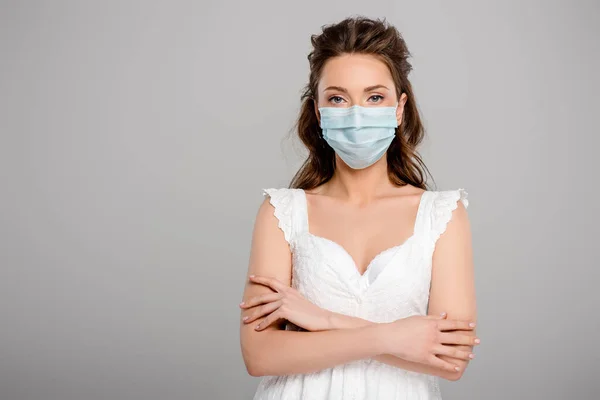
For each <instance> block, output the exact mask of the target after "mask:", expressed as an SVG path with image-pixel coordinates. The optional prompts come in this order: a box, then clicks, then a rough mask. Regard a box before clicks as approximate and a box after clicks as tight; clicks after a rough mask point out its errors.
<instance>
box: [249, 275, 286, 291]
mask: <svg viewBox="0 0 600 400" xmlns="http://www.w3.org/2000/svg"><path fill="white" fill-rule="evenodd" d="M249 279H250V282H254V283H258V284H259V285H263V286H268V287H270V288H271V289H273V290H274V291H276V292H282V291H284V290H285V289H289V286H287V285H284V284H283V283H281V282H279V281H278V280H277V279H275V278H269V277H266V276H257V275H250V276H249Z"/></svg>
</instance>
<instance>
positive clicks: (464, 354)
mask: <svg viewBox="0 0 600 400" xmlns="http://www.w3.org/2000/svg"><path fill="white" fill-rule="evenodd" d="M434 353H435V354H436V355H444V356H448V357H452V358H458V359H459V360H467V361H468V360H471V359H472V358H474V357H475V354H474V353H472V352H470V351H465V350H460V349H457V348H456V347H452V346H444V345H439V346H437V347H436V348H435V349H434Z"/></svg>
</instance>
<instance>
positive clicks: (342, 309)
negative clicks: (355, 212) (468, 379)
mask: <svg viewBox="0 0 600 400" xmlns="http://www.w3.org/2000/svg"><path fill="white" fill-rule="evenodd" d="M264 195H265V196H269V198H270V203H271V204H272V205H273V206H274V207H275V216H276V217H277V219H278V221H279V227H280V228H281V230H283V233H284V235H285V239H286V240H287V241H288V243H289V244H290V248H291V250H292V263H293V269H292V286H293V287H294V288H295V289H296V290H298V291H299V292H300V293H301V294H302V295H303V296H304V297H305V298H306V299H308V300H309V301H311V302H312V303H314V304H316V305H318V306H319V307H321V308H324V309H327V310H331V311H334V312H337V313H341V314H345V315H351V316H355V317H359V318H362V319H365V320H369V321H372V322H392V321H395V320H398V319H401V318H405V317H409V316H411V315H427V307H428V303H429V288H430V283H431V266H432V256H433V250H434V248H435V243H436V241H437V239H438V238H439V237H440V235H441V234H442V233H443V232H444V231H445V229H446V225H447V224H448V222H449V221H450V219H451V217H452V211H453V210H454V209H456V207H457V205H458V201H459V200H460V201H462V202H463V204H464V206H465V207H467V206H468V200H467V192H466V191H465V190H464V189H455V190H444V191H432V190H428V191H425V192H423V194H422V197H421V199H420V202H419V206H418V212H417V219H416V222H415V225H414V233H413V235H412V236H411V237H409V238H408V239H407V240H406V241H405V242H404V243H402V244H400V245H397V246H394V247H391V248H389V249H386V250H384V251H382V252H381V253H379V254H378V255H377V256H376V257H375V258H374V259H373V260H372V261H371V262H370V264H369V265H368V267H367V269H366V271H365V273H364V274H363V275H361V274H360V272H359V271H358V270H357V268H356V266H355V263H354V261H353V259H352V257H351V256H350V255H349V254H348V253H347V251H346V250H344V248H343V247H342V246H340V245H339V244H337V243H335V242H333V241H331V240H329V239H325V238H323V237H319V236H316V235H313V234H312V233H310V232H309V227H308V215H307V204H306V194H305V193H304V191H303V190H302V189H288V188H282V189H264ZM288 329H293V328H292V327H290V325H289V324H288ZM438 379H439V378H438V377H436V376H433V375H427V374H421V373H416V372H413V371H408V370H404V369H401V368H397V367H393V366H391V365H388V364H384V363H381V362H379V361H376V360H373V359H364V360H358V361H353V362H349V363H346V364H343V365H337V366H335V367H333V368H328V369H324V370H321V371H318V372H313V373H309V374H294V375H284V376H266V377H263V378H262V379H261V381H260V383H259V386H258V388H257V391H256V394H255V395H254V400H267V399H269V400H275V399H277V400H296V399H303V400H321V399H329V400H350V399H353V400H376V399H380V400H394V399H396V400H398V399H403V400H404V399H410V400H434V399H441V394H440V389H439V382H438Z"/></svg>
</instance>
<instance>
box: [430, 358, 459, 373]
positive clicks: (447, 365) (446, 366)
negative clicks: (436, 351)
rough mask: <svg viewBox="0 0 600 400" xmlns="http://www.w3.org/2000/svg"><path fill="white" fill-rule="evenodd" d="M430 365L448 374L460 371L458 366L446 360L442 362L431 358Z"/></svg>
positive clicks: (439, 359)
mask: <svg viewBox="0 0 600 400" xmlns="http://www.w3.org/2000/svg"><path fill="white" fill-rule="evenodd" d="M429 364H430V365H431V366H433V367H437V368H439V369H442V370H445V371H448V372H456V371H460V367H459V366H458V365H456V364H453V363H451V362H449V361H446V360H442V359H441V358H439V357H436V356H431V358H430V359H429Z"/></svg>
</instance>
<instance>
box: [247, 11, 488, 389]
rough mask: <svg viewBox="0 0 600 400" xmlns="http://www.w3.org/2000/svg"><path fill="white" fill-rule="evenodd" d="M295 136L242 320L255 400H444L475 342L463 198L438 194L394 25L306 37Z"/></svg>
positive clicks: (271, 203) (267, 214)
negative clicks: (286, 182) (296, 147)
mask: <svg viewBox="0 0 600 400" xmlns="http://www.w3.org/2000/svg"><path fill="white" fill-rule="evenodd" d="M312 45H313V47H314V48H313V51H312V52H311V53H310V55H309V57H308V59H309V61H310V79H309V83H308V85H307V87H306V89H305V92H304V94H303V96H302V109H301V112H300V116H299V118H298V135H299V137H300V139H301V140H302V142H303V143H304V144H305V146H306V147H307V149H308V151H309V154H308V158H307V159H306V161H305V162H304V164H303V165H302V167H301V168H300V170H299V171H298V172H297V174H296V175H295V177H294V178H293V180H292V183H291V185H290V186H291V187H290V188H280V189H266V190H265V191H264V194H265V195H266V197H265V201H264V202H263V204H262V205H261V206H260V209H259V211H258V215H257V218H256V222H255V227H254V232H253V238H252V249H251V255H250V265H249V271H248V284H247V286H246V288H245V292H244V296H243V300H244V301H243V302H242V303H241V304H240V307H241V308H242V320H241V348H242V354H243V357H244V361H245V363H246V367H247V369H248V372H249V373H250V374H251V375H252V376H264V378H263V379H262V380H261V382H260V385H259V387H258V390H257V392H256V394H255V397H254V398H255V399H309V400H318V399H400V398H401V399H440V398H441V396H440V392H439V385H438V378H439V377H442V378H445V379H448V380H453V381H454V380H457V379H459V378H460V377H461V376H462V374H463V373H464V370H465V368H466V366H467V364H468V362H469V360H470V359H471V358H473V353H472V350H473V348H474V346H475V345H477V344H478V343H479V339H477V338H476V335H475V329H474V326H475V321H476V307H475V288H474V279H473V275H474V273H473V263H472V250H471V233H470V227H469V220H468V216H467V212H466V208H467V206H468V201H467V192H466V191H465V190H464V189H462V188H461V189H454V190H440V191H437V190H429V189H427V186H426V184H425V183H424V172H423V170H422V167H424V164H423V162H422V161H421V159H420V157H419V156H418V154H417V151H416V148H417V146H418V145H419V143H420V142H421V141H422V139H423V135H424V131H423V126H422V124H421V120H420V118H419V113H418V109H417V105H416V102H415V98H414V95H413V91H412V87H411V84H410V82H409V80H408V78H407V75H408V73H409V72H410V70H411V68H412V67H411V65H410V64H409V62H408V60H407V59H408V57H409V55H410V54H409V52H408V50H407V47H406V44H405V42H404V40H403V39H402V37H401V35H400V33H399V32H398V31H397V30H396V29H395V28H394V27H392V26H390V25H389V24H388V23H387V22H386V21H385V20H383V21H381V20H371V19H367V18H348V19H346V20H344V21H342V22H340V23H338V24H335V25H330V26H325V27H324V28H323V32H322V33H321V34H319V35H314V36H313V37H312Z"/></svg>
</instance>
